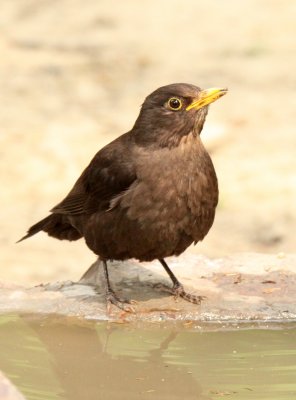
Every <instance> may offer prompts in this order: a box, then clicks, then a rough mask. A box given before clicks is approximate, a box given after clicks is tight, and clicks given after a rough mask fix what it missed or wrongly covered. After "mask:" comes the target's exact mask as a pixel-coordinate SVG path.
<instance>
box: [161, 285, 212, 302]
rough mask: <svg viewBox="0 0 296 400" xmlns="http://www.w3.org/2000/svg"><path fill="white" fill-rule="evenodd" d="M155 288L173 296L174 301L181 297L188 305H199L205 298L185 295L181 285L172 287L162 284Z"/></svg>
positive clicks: (189, 294)
mask: <svg viewBox="0 0 296 400" xmlns="http://www.w3.org/2000/svg"><path fill="white" fill-rule="evenodd" d="M156 287H157V288H158V289H161V290H164V291H166V292H169V293H171V294H172V295H173V296H174V298H175V300H177V299H178V298H179V297H181V298H182V299H184V300H186V301H189V302H190V303H193V304H200V303H201V302H202V301H203V300H205V299H206V296H197V295H195V294H191V293H187V292H186V291H185V290H184V287H183V285H181V283H178V284H175V285H174V286H173V287H170V286H166V285H163V284H159V285H157V286H156Z"/></svg>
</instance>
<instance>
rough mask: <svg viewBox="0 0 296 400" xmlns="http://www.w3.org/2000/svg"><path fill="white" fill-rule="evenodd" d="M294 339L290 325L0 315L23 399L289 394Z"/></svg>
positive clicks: (2, 362)
mask: <svg viewBox="0 0 296 400" xmlns="http://www.w3.org/2000/svg"><path fill="white" fill-rule="evenodd" d="M295 339H296V331H295V329H294V330H293V329H286V330H277V331H276V330H249V331H228V332H204V333H199V332H196V331H195V330H194V329H190V330H188V329H187V330H186V329H184V328H183V329H179V328H177V327H172V326H168V325H167V326H163V327H161V328H156V327H155V328H153V326H151V325H150V327H149V326H148V328H147V329H142V328H139V327H138V328H133V327H132V326H131V325H118V324H108V323H94V322H84V321H80V320H77V319H68V320H67V319H61V318H59V317H50V318H44V319H40V318H39V319H35V318H33V317H28V316H26V317H18V316H3V317H0V348H1V352H0V369H2V370H3V372H4V373H5V374H6V375H8V377H9V378H10V379H11V380H12V381H13V382H14V383H15V384H16V385H17V386H18V388H19V389H20V390H21V391H22V392H23V393H24V394H25V395H26V396H27V399H28V400H33V399H34V400H35V399H36V400H37V399H38V400H45V399H46V400H48V399H69V400H70V399H71V400H81V399H86V400H93V399H96V400H97V399H107V400H115V399H120V400H125V399H129V400H130V399H164V400H166V399H186V400H187V399H188V400H189V399H195V400H198V399H200V400H205V399H217V398H220V397H221V396H226V395H227V398H232V397H233V398H235V399H249V398H256V400H257V399H263V398H264V399H267V398H268V399H270V400H271V399H277V400H278V399H291V398H294V397H293V396H292V395H293V393H294V395H295V398H296V349H295V343H296V341H295ZM291 396H292V397H291Z"/></svg>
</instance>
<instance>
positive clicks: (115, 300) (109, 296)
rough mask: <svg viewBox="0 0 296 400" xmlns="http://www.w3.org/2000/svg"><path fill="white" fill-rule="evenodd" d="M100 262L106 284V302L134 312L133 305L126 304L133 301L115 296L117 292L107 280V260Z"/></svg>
mask: <svg viewBox="0 0 296 400" xmlns="http://www.w3.org/2000/svg"><path fill="white" fill-rule="evenodd" d="M102 262H103V270H104V277H105V281H106V286H107V287H106V300H107V303H108V302H109V303H111V304H114V305H115V306H116V307H118V308H120V309H122V310H124V311H127V312H134V309H133V307H131V306H128V305H127V304H132V303H133V301H131V300H125V299H121V298H120V297H118V296H117V294H116V293H115V292H114V290H113V289H112V288H111V285H110V280H109V273H108V268H107V262H106V261H105V260H102Z"/></svg>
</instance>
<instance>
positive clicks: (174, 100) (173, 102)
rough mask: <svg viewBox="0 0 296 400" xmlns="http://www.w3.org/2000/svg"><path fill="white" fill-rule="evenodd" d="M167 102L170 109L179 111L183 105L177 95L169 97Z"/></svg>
mask: <svg viewBox="0 0 296 400" xmlns="http://www.w3.org/2000/svg"><path fill="white" fill-rule="evenodd" d="M167 104H168V108H169V109H170V110H172V111H179V110H180V109H181V108H182V106H183V103H182V100H181V99H179V98H178V97H171V98H170V99H169V100H168V103H167Z"/></svg>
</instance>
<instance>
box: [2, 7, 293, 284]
mask: <svg viewBox="0 0 296 400" xmlns="http://www.w3.org/2000/svg"><path fill="white" fill-rule="evenodd" d="M295 20H296V3H295V1H294V0H284V1H278V0H249V1H247V0H241V1H236V0H224V1H215V0H185V1H183V2H181V1H175V0H149V1H146V0H144V1H136V0H125V1H122V2H120V1H110V0H108V1H107V0H100V1H99V0H83V1H82V0H71V1H70V0H14V1H11V0H2V1H1V14H0V54H1V58H0V87H1V90H0V104H1V107H0V141H1V147H0V149H1V158H0V163H1V193H0V196H1V220H0V246H1V248H0V256H1V269H0V280H11V281H14V282H18V283H38V282H40V281H48V280H51V279H77V278H79V276H80V275H81V274H82V273H83V272H84V270H85V269H86V268H87V267H88V265H89V264H90V263H91V262H92V261H93V260H94V255H93V254H92V253H91V252H90V251H89V250H88V249H87V247H86V246H85V245H84V242H83V241H79V242H75V243H66V242H59V241H56V240H54V239H50V238H48V237H47V236H45V234H40V235H38V236H35V237H34V238H32V239H31V240H29V241H26V242H23V243H21V244H19V245H15V244H14V242H15V241H16V240H17V239H18V238H19V237H21V236H22V235H23V234H24V232H25V231H26V230H27V228H28V227H29V226H30V225H32V224H33V223H35V222H37V221H38V220H39V219H41V218H43V217H44V216H45V215H47V211H48V210H49V209H50V208H52V207H53V206H54V205H55V204H56V203H58V202H59V201H60V200H61V199H62V198H63V197H64V196H65V194H66V193H67V192H68V191H69V189H70V188H71V186H72V185H73V183H74V182H75V180H76V179H77V177H78V176H79V174H80V172H81V171H82V169H83V168H84V167H85V166H86V165H87V164H88V162H89V160H90V158H91V157H92V156H93V155H94V153H95V152H96V151H97V150H98V149H99V148H101V147H102V146H103V145H104V144H106V143H108V142H109V141H110V140H112V139H113V138H115V137H116V136H118V135H120V134H122V133H124V132H125V131H127V130H129V129H130V128H131V126H132V124H133V122H134V120H135V118H136V117H137V114H138V111H139V106H140V104H141V103H142V101H143V99H144V97H145V96H146V95H147V94H149V93H150V92H151V91H153V90H154V89H156V88H157V87H158V86H161V85H164V84H168V83H173V82H182V81H183V82H189V83H195V84H197V85H199V86H201V87H203V88H207V87H212V86H222V87H228V88H229V90H230V91H229V94H228V95H227V96H226V97H224V98H223V99H221V100H220V101H219V102H217V103H215V104H214V105H212V107H211V109H210V113H209V115H208V119H207V123H206V127H205V129H204V132H203V135H202V137H203V140H204V142H205V143H206V145H207V147H208V149H209V151H210V152H211V155H212V158H213V161H214V164H215V166H216V171H217V174H218V177H219V182H220V192H221V194H220V203H219V208H218V212H217V217H216V221H215V223H214V226H213V228H212V230H211V232H210V234H209V235H208V236H207V238H206V239H205V240H204V242H203V243H201V244H199V245H197V246H196V247H195V248H191V249H189V250H188V251H194V252H200V253H203V254H205V255H208V256H210V257H220V256H224V255H227V254H231V253H234V252H242V251H257V252H268V253H277V252H295V250H296V239H295V232H296V212H295V199H296V172H295V170H296V168H295V167H296V158H295V149H296V132H295V108H296V96H295V89H296V74H295V71H296V42H295V38H296V24H295Z"/></svg>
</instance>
